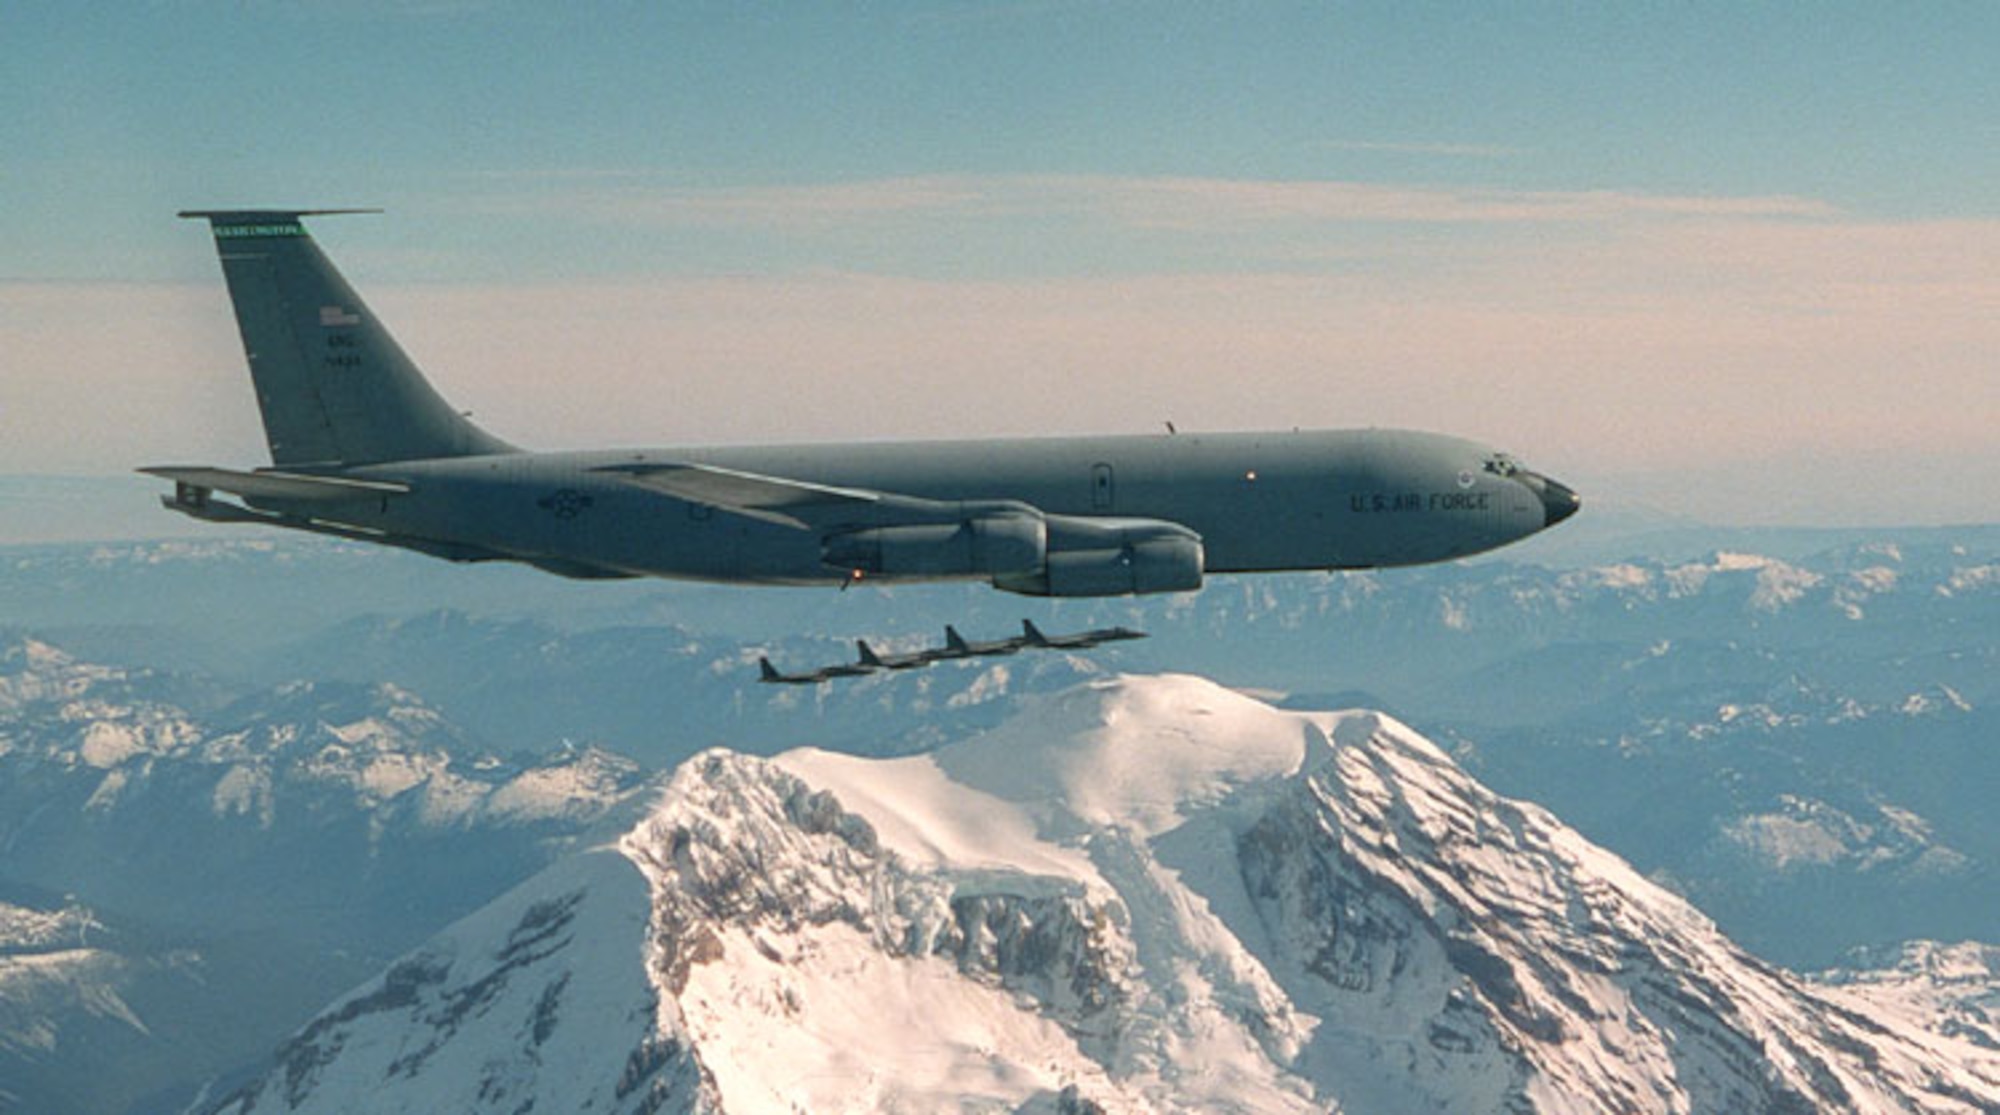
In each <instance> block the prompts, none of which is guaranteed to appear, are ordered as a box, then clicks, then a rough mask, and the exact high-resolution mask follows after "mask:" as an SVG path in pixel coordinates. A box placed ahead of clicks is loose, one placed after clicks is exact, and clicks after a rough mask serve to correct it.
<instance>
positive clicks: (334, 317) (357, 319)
mask: <svg viewBox="0 0 2000 1115" xmlns="http://www.w3.org/2000/svg"><path fill="white" fill-rule="evenodd" d="M319 323H320V324H321V325H323V326H326V327H327V328H329V329H331V328H333V327H334V326H339V325H359V324H361V315H360V314H354V313H349V312H347V311H346V310H345V309H343V308H341V307H339V306H321V307H320V308H319Z"/></svg>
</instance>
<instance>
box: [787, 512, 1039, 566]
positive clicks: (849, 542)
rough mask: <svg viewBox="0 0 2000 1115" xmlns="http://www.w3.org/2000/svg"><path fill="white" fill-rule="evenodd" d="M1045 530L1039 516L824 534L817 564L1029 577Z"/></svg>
mask: <svg viewBox="0 0 2000 1115" xmlns="http://www.w3.org/2000/svg"><path fill="white" fill-rule="evenodd" d="M1047 549H1048V531H1047V528H1046V527H1045V526H1044V525H1043V522H1042V519H1041V518H1040V517H1039V516H1035V515H1028V514H1019V515H984V516H981V517H979V518H975V519H964V520H960V521H958V522H952V523H913V524H907V525H901V526H887V527H868V528H865V529H862V530H852V531H847V532H845V533H842V534H834V535H829V536H828V537H827V538H825V539H824V540H823V541H822V542H821V543H820V560H821V561H824V562H825V563H826V564H828V565H830V566H833V567H834V568H836V569H847V570H855V571H859V572H861V573H868V574H877V575H882V576H890V577H898V576H907V577H993V578H999V577H1005V576H1032V575H1034V574H1036V573H1038V572H1040V571H1041V569H1042V563H1043V555H1044V554H1045V553H1046V552H1047Z"/></svg>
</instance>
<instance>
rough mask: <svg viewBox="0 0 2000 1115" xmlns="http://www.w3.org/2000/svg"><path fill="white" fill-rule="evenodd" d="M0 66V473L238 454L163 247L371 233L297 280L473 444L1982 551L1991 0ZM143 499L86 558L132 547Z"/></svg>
mask: <svg viewBox="0 0 2000 1115" xmlns="http://www.w3.org/2000/svg"><path fill="white" fill-rule="evenodd" d="M0 41H4V42H5V43H6V44H7V50H6V62H5V77H6V80H5V81H4V82H0V110H4V111H0V351H4V352H5V356H4V358H0V476H14V477H21V476H27V477H35V476H42V477H49V478H79V477H82V478H91V477H105V478H110V477H129V476H130V470H131V469H133V468H134V467H136V466H139V465H143V464H157V463H214V464H223V465H230V466H239V467H240V466H250V465H257V464H262V463H265V457H264V455H263V454H264V443H263V439H262V436H261V433H260V431H259V428H258V425H257V417H256V411H255V406H254V401H253V399H252V397H251V394H250V390H249V384H248V379H247V374H246V373H245V372H244V370H243V360H242V355H241V350H240V348H239V347H238V343H237V340H236V336H235V332H234V327H233V324H232V321H231V318H230V314H229V307H228V303H227V299H226V297H225V295H224V292H223V289H222V284H221V278H220V273H219V269H218V268H217V266H216V263H215V259H214V252H213V248H212V244H211V243H210V241H209V239H208V237H207V235H206V234H205V231H204V230H203V229H202V228H201V226H200V225H198V224H196V223H192V222H184V221H178V220H175V219H174V213H175V212H176V211H177V210H180V209H184V208H227V207H248V206H258V205H270V206H305V207H334V206H372V207H380V208H382V209H384V210H386V212H385V213H383V214H382V215H379V216H355V217H330V218H324V219H321V220H319V221H317V222H316V223H314V224H313V225H312V228H313V231H314V233H315V235H316V236H317V238H318V239H319V241H320V243H321V245H322V247H324V248H325V249H326V251H327V252H328V254H329V255H331V256H332V257H333V258H334V260H335V261H336V262H337V263H338V264H339V265H340V266H341V267H342V268H343V269H344V271H345V272H346V274H347V275H348V277H349V279H350V280H352V281H353V282H354V283H355V285H356V286H357V287H358V288H359V289H360V291H361V292H362V294H363V296H364V297H365V298H366V299H367V300H368V301H369V304H370V306H371V307H372V309H373V310H374V311H375V312H376V314H377V315H378V316H379V317H380V318H382V319H383V320H384V321H386V322H387V323H388V325H389V326H390V327H391V329H392V330H393V331H394V332H395V333H396V334H397V336H398V337H399V339H400V340H401V341H402V342H403V344H404V347H405V348H406V349H408V350H409V351H410V352H411V353H412V355H414V356H415V357H416V358H417V360H418V362H419V363H420V364H421V365H422V366H423V367H424V368H425V369H426V371H427V373H428V374H429V375H430V376H431V378H432V379H433V381H434V382H435V383H436V384H437V386H438V387H439V389H440V390H441V391H443V393H444V394H445V395H446V396H447V397H448V398H450V399H451V400H452V401H453V402H454V404H455V405H457V406H460V407H462V408H464V409H468V410H471V411H473V412H474V413H475V415H476V416H477V417H478V419H479V421H480V422H481V423H482V424H483V425H485V426H486V427H487V428H489V429H491V430H493V431H495V432H496V433H499V434H501V435H502V436H503V437H506V438H508V439H509V440H511V441H515V442H517V443H520V444H527V445H533V446H537V447H548V448H558V447H583V446H603V445H635V444H636V445H659V446H671V445H677V444H700V443H757V442H779V441H836V440H849V439H855V440H861V439H867V440H874V439H885V438H911V437H924V438H929V437H960V436H965V437H976V436H993V435H1019V434H1039V433H1050V434H1082V433H1131V432H1144V431H1153V430H1160V429H1162V428H1164V423H1166V422H1168V421H1171V422H1173V423H1175V425H1176V426H1177V427H1178V428H1179V429H1181V430H1182V431H1190V430H1243V429H1289V428H1294V427H1306V428H1316V427H1353V426H1408V427H1416V428H1422V429H1431V430H1439V431H1443V432H1448V433H1454V434H1460V435H1463V436H1467V437H1472V438H1475V439H1477V440H1480V441H1484V442H1487V443H1490V444H1493V445H1495V446H1498V447H1501V448H1504V449H1507V450H1509V451H1511V452H1513V453H1514V454H1516V455H1517V456H1519V457H1521V458H1522V459H1524V460H1526V461H1528V462H1529V463H1531V464H1532V465H1534V466H1536V467H1538V468H1541V469H1543V470H1545V471H1548V472H1550V473H1552V474H1554V475H1556V476H1558V477H1560V478H1562V479H1563V480H1565V481H1567V482H1569V483H1571V484H1572V485H1573V486H1575V487H1577V488H1579V489H1580V490H1582V491H1583V493H1584V495H1585V499H1586V508H1589V507H1591V506H1593V505H1596V506H1600V507H1605V506H1609V507H1619V506H1624V507H1636V508H1645V509H1652V510H1658V511H1663V512H1666V513H1669V514H1673V515H1678V516H1685V517H1690V518H1696V519H1701V520H1705V521H1710V522H1715V523H1721V524H1781V525H1873V524H1879V525H1907V524H1933V523H1953V522H1992V521H2000V436H1996V433H1995V431H1996V429H2000V191H1996V190H1995V189H1994V184H1995V183H1996V182H2000V67H1995V66H1994V65H1993V64H1992V59H1993V58H1994V57H1995V56H2000V5H1994V4H1990V3H1918V4H1906V5H1883V4H1845V3H1819V4H1810V5H1805V4H1798V5H1792V4H1770V5H1764V4H1751V5H1745V4H1720V3H1713V4H1712V3H1688V4H1673V5H1659V4H1630V5H1625V4H1588V5H1586V4H1555V3H1525V4H1507V5H1467V4H1428V3H1410V2H1399V3H1381V4H1371V3H1359V4H1327V3H1310V4H1285V3H1259V4H1236V3H1202V4H1194V3H1189V4H1128V3H1120V2H1116V0H1103V2H1095V3H1056V2H1050V3H1040V2H1034V0H1022V2H1017V3H1004V2H1003V3H926V2H911V3H900V4H812V5H806V4H798V5H789V4H771V5H743V4H704V3H679V4H640V3H617V4H614V3H579V4H573V5H548V4H540V3H528V2H519V3H514V2H503V0H494V2H481V0H422V2H418V0H412V2H391V0H359V2H350V3H336V2H333V0H308V2H280V0H267V2H261V3H260V2H244V0H237V2H233V3H223V2H219V0H178V2H177V0H158V2H152V3H137V2H134V3H99V4H70V3H64V4H56V3H42V2H39V0H16V2H14V3H10V4H8V5H7V6H6V7H5V8H4V9H0ZM149 483H150V482H149V481H147V480H145V479H144V478H132V480H131V485H132V487H131V491H132V492H133V493H135V495H134V497H133V498H132V499H130V501H129V503H128V502H119V503H118V504H117V505H116V506H115V507H111V508H109V509H107V511H106V512H105V514H106V516H108V518H107V519H106V520H105V521H106V522H107V523H110V524H111V525H110V526H108V527H107V528H106V529H108V530H111V531H113V532H123V531H126V530H138V531H143V530H145V529H148V528H147V527H146V526H145V525H144V524H147V523H155V522H160V521H162V520H165V519H172V518H173V517H171V516H165V515H164V514H163V513H161V512H159V511H158V510H157V509H156V508H154V507H152V506H151V505H150V495H149V494H148V493H149ZM23 490H32V484H31V483H30V484H22V483H10V484H8V485H6V486H4V488H0V541H7V540H10V539H15V540H17V539H20V538H23V537H28V536H30V535H32V533H33V530H32V525H31V524H29V523H27V522H25V520H26V519H28V518H31V517H32V514H30V513H29V504H27V503H23V502H21V500H20V497H19V496H18V494H15V495H9V494H8V493H18V492H20V491H23ZM65 490H76V489H65ZM91 490H96V489H91ZM119 490H120V491H122V490H123V489H122V488H120V489H119ZM9 500H12V501H13V507H12V508H9V507H8V506H6V504H7V502H8V501H9ZM10 511H11V514H10ZM128 519H129V521H128ZM162 525H164V524H162ZM176 525H181V524H176Z"/></svg>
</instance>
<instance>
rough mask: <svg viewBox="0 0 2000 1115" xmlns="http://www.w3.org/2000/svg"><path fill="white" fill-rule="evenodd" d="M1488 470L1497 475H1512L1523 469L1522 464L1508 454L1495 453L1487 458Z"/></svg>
mask: <svg viewBox="0 0 2000 1115" xmlns="http://www.w3.org/2000/svg"><path fill="white" fill-rule="evenodd" d="M1486 471H1488V472H1490V473H1492V474H1493V475H1495V476H1512V475H1514V474H1515V473H1517V472H1519V471H1521V466H1520V464H1519V463H1517V462H1516V461H1515V460H1514V458H1512V457H1509V456H1508V455H1507V454H1505V453H1495V454H1493V455H1492V456H1491V457H1488V458H1486Z"/></svg>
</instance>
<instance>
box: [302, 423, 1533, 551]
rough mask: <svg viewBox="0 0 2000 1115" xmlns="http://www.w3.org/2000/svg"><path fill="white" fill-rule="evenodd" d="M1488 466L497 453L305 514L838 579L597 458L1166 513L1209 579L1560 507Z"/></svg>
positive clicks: (1074, 453)
mask: <svg viewBox="0 0 2000 1115" xmlns="http://www.w3.org/2000/svg"><path fill="white" fill-rule="evenodd" d="M1505 460H1506V459H1505V458H1504V457H1502V456H1500V455H1498V454H1496V453H1494V452H1493V451H1492V450H1490V449H1487V448H1485V447H1482V446H1480V445H1477V444H1475V443H1473V442H1470V441H1466V440H1463V439H1460V438H1454V437H1447V436H1443V435H1438V434H1429V433H1419V432H1414V431H1400V430H1340V431H1318V432H1297V433H1272V434H1214V435H1201V434H1181V435H1157V436H1127V437H1095V438H1032V439H1014V440H990V441H952V442H942V441H941V442H882V443H860V444H843V445H786V446H765V447H737V448H708V449H680V448H676V449H641V450H624V451H616V450H613V451H594V452H573V453H565V452H558V453H502V454H492V455H486V456H473V457H455V458H446V459H439V460H427V461H409V462H399V463H392V464H382V465H373V466H367V467H362V468H355V469H349V470H345V471H344V475H348V476H354V477H362V478H368V479H380V480H389V481H399V482H403V483H407V484H408V485H409V486H410V489H411V490H410V492H409V494H408V495H406V496H402V497H399V498H396V499H390V500H380V501H374V500H357V501H354V502H353V503H348V504H343V505H340V506H339V507H337V508H335V507H318V508H315V509H314V511H313V513H314V514H315V515H316V516H318V517H319V518H321V519H322V520H332V521H336V522H339V523H341V524H343V525H347V526H351V527H356V528H360V529H362V530H368V531H383V532H385V533H387V534H391V535H394V536H398V537H403V538H412V539H423V540H427V541H431V542H437V543H445V544H455V545H461V546H465V547H468V548H471V549H485V550H494V551H499V553H500V554H504V555H505V556H508V557H513V558H517V559H522V560H530V561H533V560H538V559H539V560H547V561H550V562H557V563H574V564H578V565H582V566H588V567H593V568H599V569H603V570H606V571H616V572H620V573H629V574H639V575H651V576H665V577H685V578H695V579H703V580H715V581H746V582H756V583H766V584H811V583H826V582H835V581H841V580H845V579H847V578H848V577H849V576H850V575H851V574H850V573H849V571H847V570H843V569H840V568H835V567H829V566H828V565H827V564H825V562H824V561H823V552H822V545H821V532H818V531H807V530H800V529H796V528H793V527H789V526H784V525H779V524H774V523H770V522H765V521H761V520H759V519H755V518H750V517H746V516H743V515H738V514H733V513H731V512H729V511H726V510H720V509H717V508H715V507H712V506H709V505H707V504H703V503H699V502H690V501H686V500H681V499H677V498H674V497H673V496H671V495H667V494H664V493H661V492H657V491H653V490H650V489H647V488H643V487H640V486H637V485H634V484H632V483H630V482H629V481H627V480H625V479H623V478H622V477H621V476H619V475H618V474H616V473H607V472H603V471H596V470H601V469H603V468H605V467H606V466H615V465H623V464H643V463H647V462H652V461H662V462H687V463H694V464H702V465H713V466H719V467H723V468H729V469H735V470H741V471H743V472H751V473H760V474H767V475H774V476H783V477H787V478H790V479H794V480H800V481H805V482H809V483H815V484H824V485H833V486H839V487H848V488H865V489H875V490H880V491H889V492H896V493H899V494H902V495H908V496H916V497H921V498H925V499H930V500H937V501H967V502H976V501H998V500H1012V501H1019V502H1022V503H1026V504H1029V505H1032V506H1033V507H1035V508H1038V509H1040V510H1041V511H1043V512H1046V513H1049V514H1053V515H1074V516H1090V517H1098V518H1138V519H1158V520H1165V521H1168V522H1174V523H1179V524H1182V525H1184V526H1186V527H1189V528H1191V529H1192V530H1194V531H1195V532H1196V533H1198V534H1199V535H1200V536H1201V539H1202V542H1203V545H1204V546H1205V548H1206V561H1205V563H1204V564H1205V566H1206V569H1207V571H1208V572H1214V573H1233V572H1270V571H1278V570H1300V569H1345V568H1364V567H1371V566H1386V565H1412V564H1419V563H1423V562H1433V561H1443V560H1449V559H1451V558H1456V557H1462V556H1465V555H1467V554H1474V553H1479V552H1481V551H1484V550H1489V549H1492V548H1494V547H1496V546H1502V545H1505V544H1507V543H1509V542H1512V541H1515V540H1517V539H1520V538H1523V537H1526V536H1527V535H1530V534H1533V533H1535V532H1536V531H1539V530H1541V529H1542V528H1543V527H1545V526H1547V525H1550V524H1551V523H1553V522H1555V521H1558V520H1559V519H1560V518H1562V517H1565V515H1566V514H1567V512H1566V510H1564V507H1563V503H1562V497H1563V496H1564V495H1565V494H1566V492H1567V490H1566V489H1562V488H1561V486H1560V485H1552V483H1551V482H1549V481H1546V480H1545V479H1543V478H1541V477H1539V476H1538V475H1537V474H1534V473H1532V472H1528V471H1527V470H1525V469H1518V468H1511V467H1504V466H1503V467H1502V468H1501V469H1498V470H1496V468H1495V467H1494V465H1495V462H1496V461H1500V462H1505ZM1550 486H1553V487H1554V488H1555V489H1557V491H1556V493H1555V494H1554V495H1553V496H1552V495H1551V494H1550V492H1549V490H1548V488H1549V487H1550ZM1569 498H1570V499H1571V500H1572V501H1573V497H1569ZM267 505H268V504H267ZM272 509H273V510H284V508H283V507H281V506H273V507H272ZM926 579H933V578H926Z"/></svg>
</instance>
